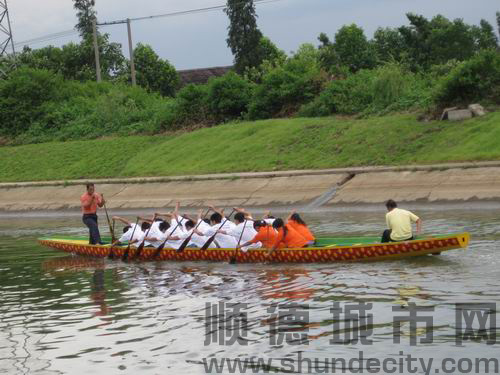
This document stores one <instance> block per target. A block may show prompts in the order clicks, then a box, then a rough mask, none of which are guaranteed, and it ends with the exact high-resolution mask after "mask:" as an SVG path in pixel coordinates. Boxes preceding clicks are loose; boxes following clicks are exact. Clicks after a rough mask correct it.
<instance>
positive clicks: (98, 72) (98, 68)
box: [92, 18, 102, 82]
mask: <svg viewBox="0 0 500 375" xmlns="http://www.w3.org/2000/svg"><path fill="white" fill-rule="evenodd" d="M92 29H93V34H94V54H95V72H96V76H97V82H101V80H102V79H101V62H100V60H99V44H98V43H97V20H96V19H95V18H94V19H93V20H92Z"/></svg>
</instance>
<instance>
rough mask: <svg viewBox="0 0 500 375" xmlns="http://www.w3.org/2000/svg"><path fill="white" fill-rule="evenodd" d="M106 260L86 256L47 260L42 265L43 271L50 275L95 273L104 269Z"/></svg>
mask: <svg viewBox="0 0 500 375" xmlns="http://www.w3.org/2000/svg"><path fill="white" fill-rule="evenodd" d="M104 267H105V264H104V259H100V258H89V257H84V256H76V257H75V256H65V257H58V258H52V259H47V260H45V261H44V262H43V263H42V269H43V270H44V271H47V272H50V273H61V272H72V271H84V270H89V271H93V270H95V269H98V268H104Z"/></svg>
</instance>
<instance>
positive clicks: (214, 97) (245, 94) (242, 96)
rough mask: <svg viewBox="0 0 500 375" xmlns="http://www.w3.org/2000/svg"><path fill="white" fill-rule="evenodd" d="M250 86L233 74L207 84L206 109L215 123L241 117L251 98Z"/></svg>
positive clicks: (213, 79) (230, 73) (214, 79)
mask: <svg viewBox="0 0 500 375" xmlns="http://www.w3.org/2000/svg"><path fill="white" fill-rule="evenodd" d="M251 91H252V89H251V84H250V83H249V82H248V81H246V80H245V79H244V78H242V77H240V76H239V75H237V74H236V73H234V72H229V73H227V74H225V75H224V76H222V77H217V78H212V79H210V81H209V82H208V97H207V99H208V108H209V110H210V112H211V114H212V115H213V116H214V118H215V119H216V121H217V122H224V121H227V120H231V119H236V118H239V117H241V115H242V113H244V112H246V110H247V106H248V103H249V102H250V97H251Z"/></svg>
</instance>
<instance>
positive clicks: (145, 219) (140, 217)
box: [137, 216, 153, 224]
mask: <svg viewBox="0 0 500 375" xmlns="http://www.w3.org/2000/svg"><path fill="white" fill-rule="evenodd" d="M137 218H138V219H139V220H142V221H145V222H146V223H150V224H153V220H151V219H148V218H146V217H142V216H137Z"/></svg>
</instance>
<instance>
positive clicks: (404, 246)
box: [39, 233, 470, 263]
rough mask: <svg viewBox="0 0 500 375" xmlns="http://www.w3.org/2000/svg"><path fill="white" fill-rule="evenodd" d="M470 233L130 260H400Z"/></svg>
mask: <svg viewBox="0 0 500 375" xmlns="http://www.w3.org/2000/svg"><path fill="white" fill-rule="evenodd" d="M469 240H470V236H469V234H468V233H460V234H453V235H449V236H440V237H432V238H424V239H418V240H413V241H405V242H390V243H383V244H381V243H371V244H354V245H342V246H336V245H330V246H324V247H310V248H297V249H278V250H276V251H274V252H273V253H272V254H271V255H267V249H256V250H249V251H247V252H243V251H235V250H234V249H207V250H200V249H198V248H186V249H185V250H184V251H182V252H177V251H176V250H174V249H162V250H161V251H160V253H159V254H158V255H157V256H156V257H155V254H156V249H154V248H143V250H142V251H141V253H140V255H139V257H137V256H136V249H135V248H134V247H131V248H130V252H129V259H134V260H140V261H152V260H157V261H215V262H227V261H235V262H237V263H262V262H273V263H334V262H359V261H378V260H387V259H398V258H406V257H414V256H421V255H427V254H438V253H441V252H443V251H447V250H452V249H465V248H466V247H467V245H468V243H469ZM39 243H40V244H41V245H43V246H47V247H50V248H54V249H57V250H62V251H65V252H67V253H73V254H77V255H84V256H92V257H98V258H104V257H107V256H108V255H109V254H110V252H112V255H113V256H114V257H116V258H120V257H122V255H123V254H124V253H125V247H113V248H111V246H110V245H89V244H88V243H86V241H83V240H63V239H50V238H47V239H40V240H39Z"/></svg>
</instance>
